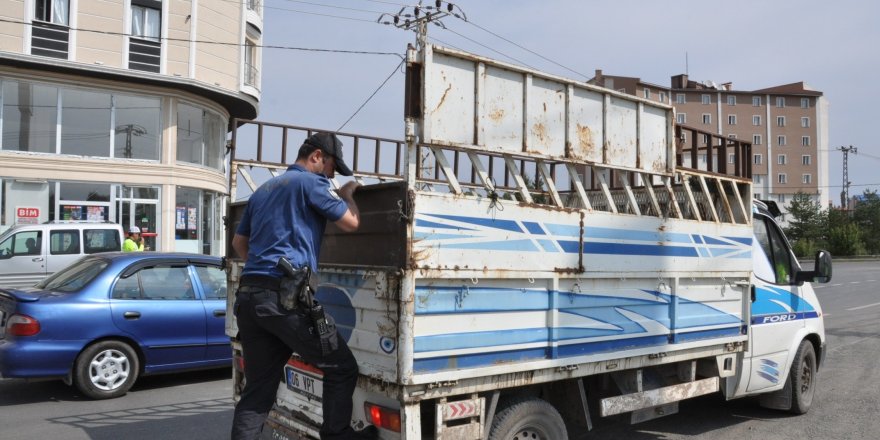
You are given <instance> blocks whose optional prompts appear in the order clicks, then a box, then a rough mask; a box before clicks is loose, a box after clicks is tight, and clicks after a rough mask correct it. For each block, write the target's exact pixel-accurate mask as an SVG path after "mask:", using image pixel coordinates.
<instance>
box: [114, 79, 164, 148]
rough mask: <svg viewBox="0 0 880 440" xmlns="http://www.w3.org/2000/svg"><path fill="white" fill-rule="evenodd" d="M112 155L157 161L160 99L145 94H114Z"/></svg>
mask: <svg viewBox="0 0 880 440" xmlns="http://www.w3.org/2000/svg"><path fill="white" fill-rule="evenodd" d="M113 109H114V111H115V113H114V114H115V118H114V121H115V122H114V123H115V124H116V126H115V127H114V132H115V135H114V142H113V155H114V157H122V158H132V159H149V160H159V159H160V157H159V152H160V151H161V143H162V101H161V100H160V99H159V98H152V97H145V96H129V95H114V96H113Z"/></svg>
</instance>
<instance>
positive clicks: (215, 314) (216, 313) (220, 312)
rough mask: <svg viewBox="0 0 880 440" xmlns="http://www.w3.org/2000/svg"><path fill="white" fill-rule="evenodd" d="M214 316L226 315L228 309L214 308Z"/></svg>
mask: <svg viewBox="0 0 880 440" xmlns="http://www.w3.org/2000/svg"><path fill="white" fill-rule="evenodd" d="M214 316H216V317H218V318H219V317H221V316H226V310H214Z"/></svg>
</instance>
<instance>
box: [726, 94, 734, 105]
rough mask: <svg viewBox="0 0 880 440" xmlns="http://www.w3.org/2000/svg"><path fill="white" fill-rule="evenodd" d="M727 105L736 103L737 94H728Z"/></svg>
mask: <svg viewBox="0 0 880 440" xmlns="http://www.w3.org/2000/svg"><path fill="white" fill-rule="evenodd" d="M727 105H736V95H727Z"/></svg>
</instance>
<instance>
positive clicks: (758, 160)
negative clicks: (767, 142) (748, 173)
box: [755, 154, 764, 165]
mask: <svg viewBox="0 0 880 440" xmlns="http://www.w3.org/2000/svg"><path fill="white" fill-rule="evenodd" d="M762 163H764V156H762V155H761V154H755V165H761V164H762Z"/></svg>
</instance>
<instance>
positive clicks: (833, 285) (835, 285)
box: [828, 284, 842, 287]
mask: <svg viewBox="0 0 880 440" xmlns="http://www.w3.org/2000/svg"><path fill="white" fill-rule="evenodd" d="M841 285H842V284H832V285H830V286H828V287H837V286H841Z"/></svg>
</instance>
